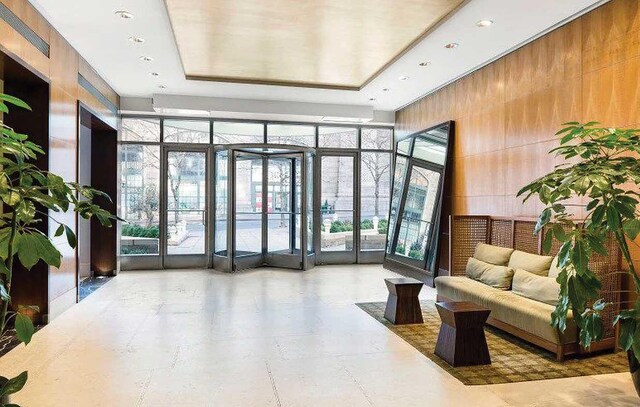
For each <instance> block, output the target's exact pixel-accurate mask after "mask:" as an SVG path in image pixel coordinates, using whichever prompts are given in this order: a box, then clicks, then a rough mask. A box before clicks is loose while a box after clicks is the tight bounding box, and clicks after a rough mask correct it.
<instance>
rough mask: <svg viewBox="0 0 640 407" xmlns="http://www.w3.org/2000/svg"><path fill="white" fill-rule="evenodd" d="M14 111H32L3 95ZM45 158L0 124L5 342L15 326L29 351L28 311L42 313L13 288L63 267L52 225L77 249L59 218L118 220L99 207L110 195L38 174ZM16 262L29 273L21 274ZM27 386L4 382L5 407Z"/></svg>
mask: <svg viewBox="0 0 640 407" xmlns="http://www.w3.org/2000/svg"><path fill="white" fill-rule="evenodd" d="M8 105H14V106H17V107H20V108H23V109H28V110H31V109H30V108H29V106H28V105H27V104H26V103H24V102H23V101H21V100H20V99H17V98H15V97H12V96H9V95H5V94H2V93H0V112H2V113H3V114H7V113H9V108H8ZM43 154H45V153H44V151H43V150H42V149H41V148H40V147H39V146H38V145H36V144H34V143H32V142H31V141H29V140H28V136H27V135H25V134H20V133H18V132H16V131H14V129H12V128H11V127H9V126H7V125H6V124H5V123H4V120H0V166H1V168H0V200H2V204H1V205H0V206H1V211H0V337H2V336H4V335H5V334H7V331H8V328H9V326H11V325H12V326H13V327H14V328H15V332H16V337H17V338H18V340H20V341H21V342H23V343H24V344H25V345H26V344H28V343H29V342H30V341H31V337H32V335H33V334H34V332H35V328H34V326H33V323H32V322H31V319H30V318H29V317H28V316H27V315H25V314H27V312H24V311H32V310H35V311H37V307H34V306H31V305H29V304H14V303H12V302H11V289H12V287H11V283H12V279H13V276H14V273H16V272H28V270H29V269H31V268H32V267H33V266H34V265H36V263H38V262H39V261H43V262H45V263H46V264H47V265H49V266H53V267H60V263H61V259H62V255H61V254H60V252H59V251H58V250H57V249H56V248H55V246H54V245H53V243H52V242H51V240H50V238H49V235H48V234H47V225H48V224H49V223H48V220H52V221H53V222H54V223H55V224H57V225H58V226H57V228H56V230H55V236H61V235H63V234H64V235H65V237H66V239H67V242H68V243H69V245H70V246H71V247H74V248H75V246H76V235H75V234H74V232H73V230H72V229H71V228H70V227H69V226H67V225H65V224H63V223H61V222H58V221H57V220H56V217H55V214H56V213H61V212H66V211H68V210H73V211H75V212H77V213H78V214H79V215H80V216H82V217H83V218H85V219H90V218H92V217H95V218H96V219H98V220H99V221H100V223H101V224H102V225H104V226H111V222H112V221H113V220H114V219H116V217H114V216H113V215H111V214H110V213H109V212H108V211H106V210H104V209H102V208H101V207H100V206H99V205H97V204H95V203H94V202H93V198H94V197H96V196H103V197H106V198H107V199H108V198H109V197H108V196H106V195H105V194H104V193H102V192H100V191H97V190H95V189H93V188H90V187H87V186H82V185H79V184H77V183H74V182H65V181H64V180H63V179H62V178H61V177H59V176H57V175H55V174H53V173H51V172H48V171H41V170H40V169H38V167H36V166H35V165H34V164H33V163H32V162H33V161H34V160H35V159H36V158H37V157H38V155H43ZM16 262H19V263H20V264H21V265H22V266H23V267H22V268H19V267H18V265H17V264H16ZM25 269H26V270H25ZM29 309H31V310H29ZM26 381H27V372H22V373H21V374H20V375H18V376H16V377H14V378H10V379H9V378H5V377H2V376H0V406H2V407H4V406H12V407H17V406H16V405H15V404H6V403H7V399H8V396H9V395H10V394H13V393H16V392H18V391H20V390H21V389H22V387H23V386H24V385H25V383H26Z"/></svg>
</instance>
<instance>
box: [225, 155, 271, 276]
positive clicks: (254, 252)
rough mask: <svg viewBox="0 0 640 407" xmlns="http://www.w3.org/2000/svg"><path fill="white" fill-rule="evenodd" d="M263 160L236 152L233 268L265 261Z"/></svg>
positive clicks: (238, 268) (244, 267) (240, 268)
mask: <svg viewBox="0 0 640 407" xmlns="http://www.w3.org/2000/svg"><path fill="white" fill-rule="evenodd" d="M263 161H264V158H263V156H262V155H259V154H250V153H245V152H236V153H235V169H234V174H235V182H234V184H233V185H232V188H233V197H234V203H233V205H234V206H235V208H234V219H233V233H232V236H233V244H234V268H235V269H236V270H243V269H247V268H253V267H258V266H261V265H263V264H264V241H265V238H264V233H265V228H264V221H263V218H264V216H263V212H264V211H263V208H264V202H263V188H262V186H263Z"/></svg>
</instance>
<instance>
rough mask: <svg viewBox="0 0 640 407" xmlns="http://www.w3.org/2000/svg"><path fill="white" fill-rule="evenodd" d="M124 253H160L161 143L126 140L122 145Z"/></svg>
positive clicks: (121, 251)
mask: <svg viewBox="0 0 640 407" xmlns="http://www.w3.org/2000/svg"><path fill="white" fill-rule="evenodd" d="M120 175H121V181H120V185H121V194H120V197H121V199H120V215H121V217H122V218H124V219H125V220H126V221H127V223H123V224H122V233H121V234H122V236H121V238H120V253H121V254H123V255H131V254H138V255H142V254H158V252H159V248H160V243H159V242H160V229H159V224H160V216H159V203H160V193H159V190H160V187H159V185H160V182H159V180H160V147H159V146H154V145H151V146H149V145H140V144H126V145H123V146H121V149H120Z"/></svg>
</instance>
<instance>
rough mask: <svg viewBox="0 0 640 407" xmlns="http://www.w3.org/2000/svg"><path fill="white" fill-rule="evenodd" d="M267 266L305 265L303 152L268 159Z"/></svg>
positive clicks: (295, 266)
mask: <svg viewBox="0 0 640 407" xmlns="http://www.w3.org/2000/svg"><path fill="white" fill-rule="evenodd" d="M266 163H267V174H266V185H267V202H266V205H267V206H266V212H267V213H266V220H267V222H266V231H267V233H266V239H267V256H266V258H265V262H266V264H267V265H270V266H275V267H287V268H302V250H301V249H300V248H301V246H300V245H301V235H302V233H301V230H300V224H301V221H302V174H303V172H302V171H303V168H302V167H303V155H302V154H297V155H290V154H287V155H275V156H271V157H269V158H267V159H266Z"/></svg>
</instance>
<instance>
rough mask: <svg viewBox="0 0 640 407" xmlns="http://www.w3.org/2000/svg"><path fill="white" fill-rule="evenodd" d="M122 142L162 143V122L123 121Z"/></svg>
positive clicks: (126, 119) (154, 120) (125, 119)
mask: <svg viewBox="0 0 640 407" xmlns="http://www.w3.org/2000/svg"><path fill="white" fill-rule="evenodd" d="M120 140H122V141H142V142H159V141H160V120H159V119H132V118H124V119H122V131H121V132H120Z"/></svg>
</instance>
